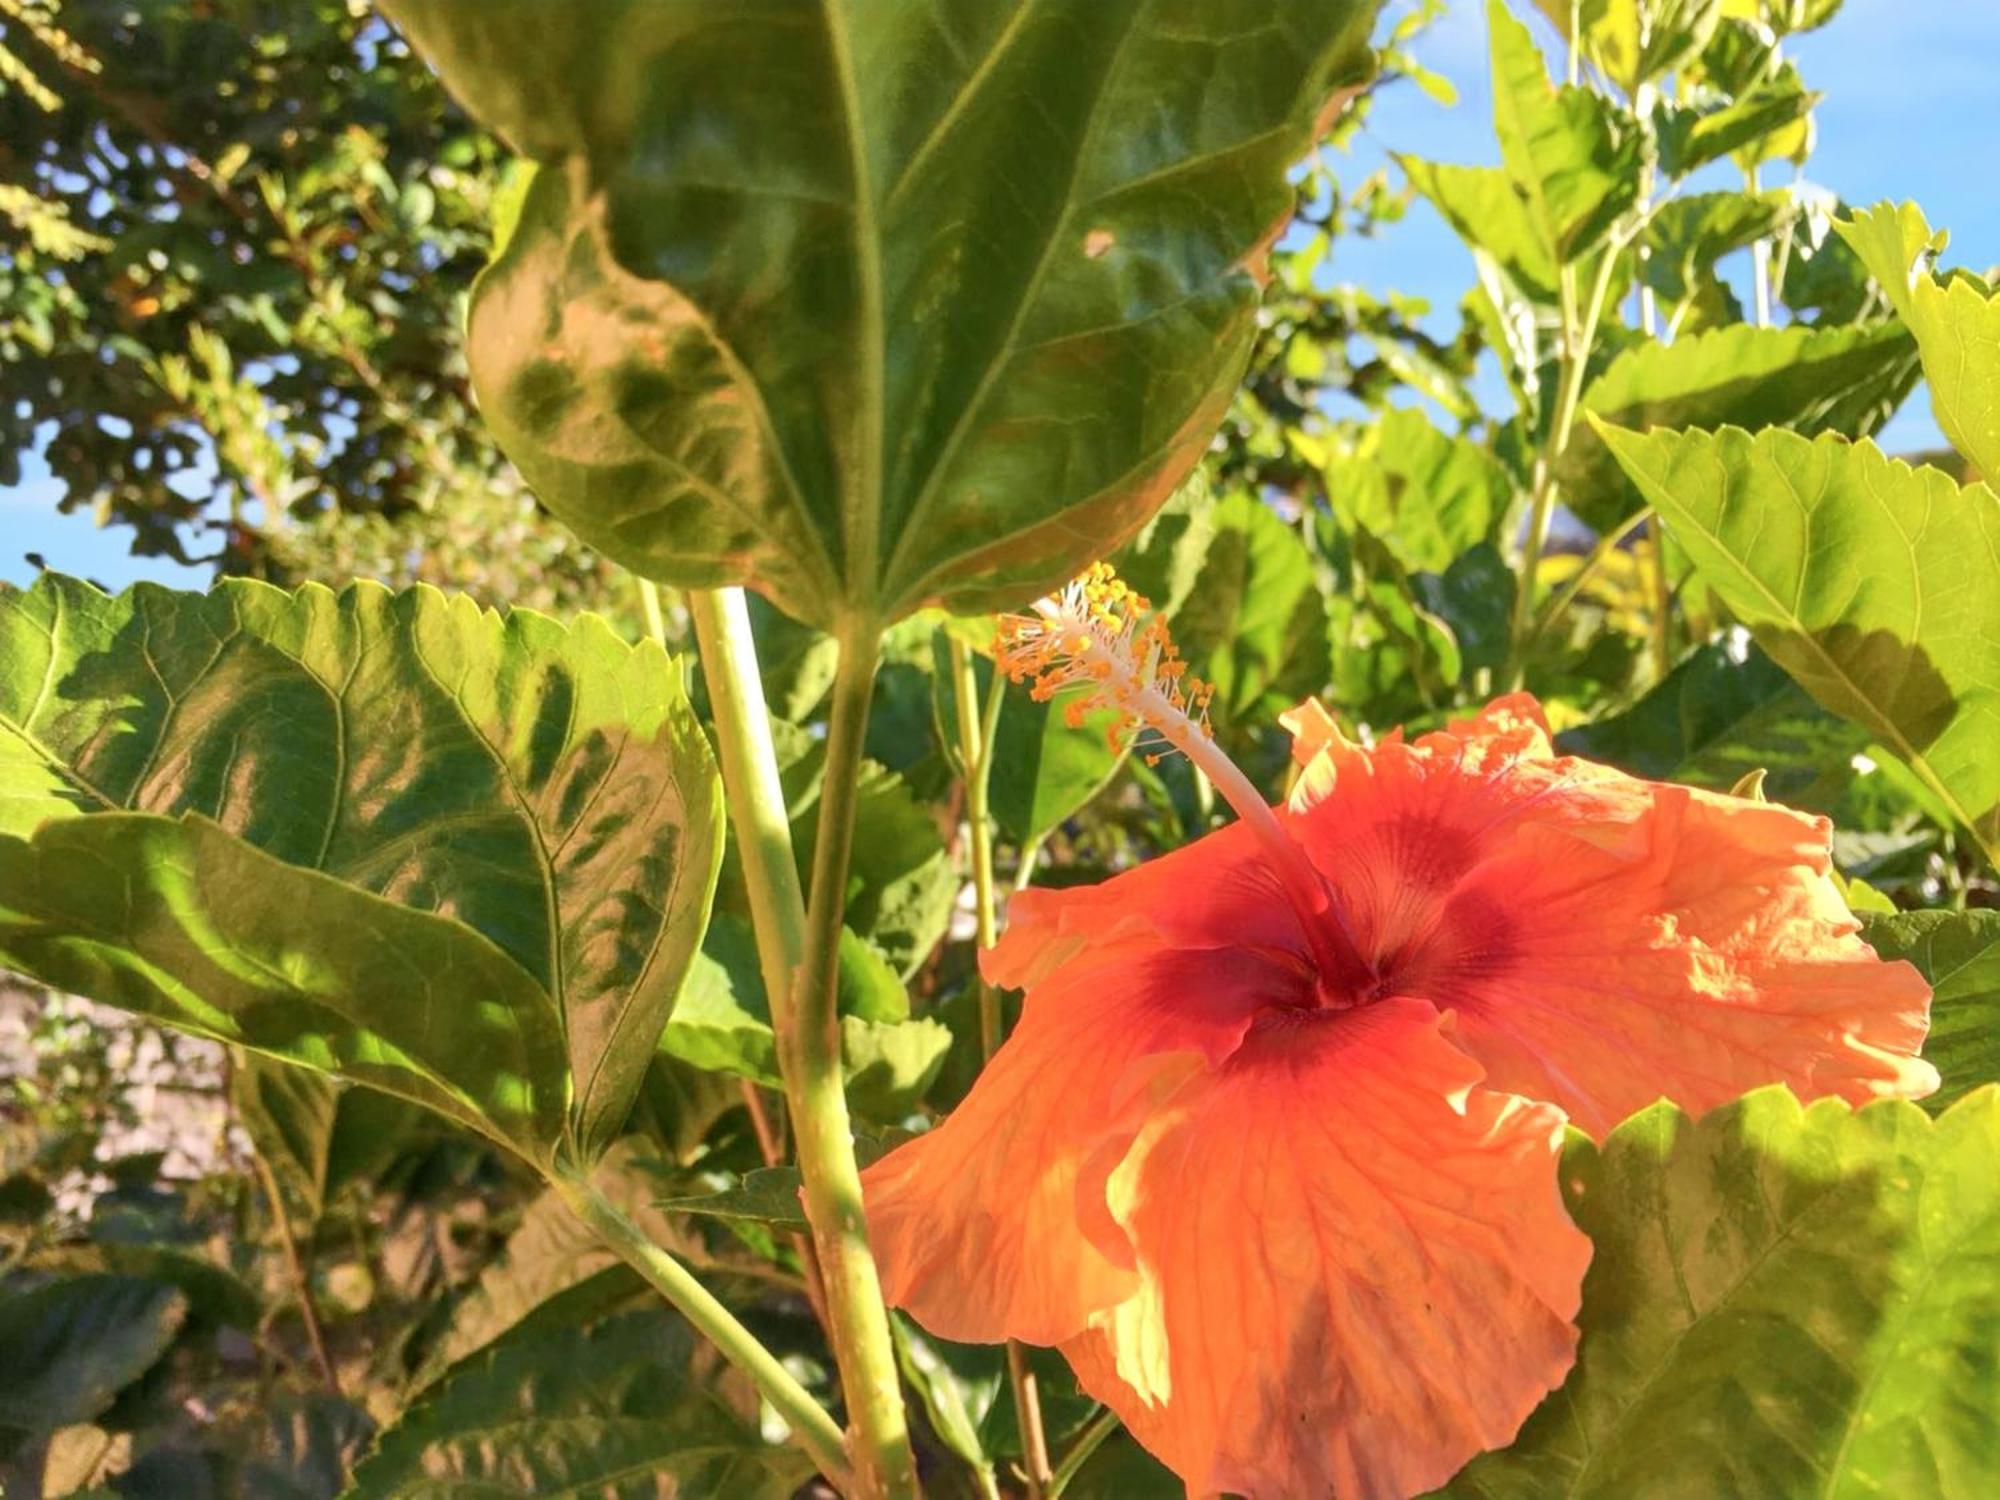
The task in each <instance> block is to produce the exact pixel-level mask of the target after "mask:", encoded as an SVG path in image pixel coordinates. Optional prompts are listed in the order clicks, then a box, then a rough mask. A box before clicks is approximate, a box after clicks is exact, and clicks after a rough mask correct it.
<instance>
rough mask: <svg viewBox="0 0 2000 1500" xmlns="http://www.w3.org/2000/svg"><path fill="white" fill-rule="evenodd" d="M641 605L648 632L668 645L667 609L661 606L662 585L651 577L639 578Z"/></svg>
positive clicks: (662, 643)
mask: <svg viewBox="0 0 2000 1500" xmlns="http://www.w3.org/2000/svg"><path fill="white" fill-rule="evenodd" d="M639 607H640V608H641V609H642V610H644V611H645V614H646V634H648V635H650V636H651V637H652V638H653V639H654V640H656V641H658V642H659V643H660V644H661V645H662V646H664V645H666V643H667V616H666V611H664V610H663V609H661V608H660V586H659V585H658V584H657V583H655V582H653V580H652V579H650V578H641V579H640V580H639Z"/></svg>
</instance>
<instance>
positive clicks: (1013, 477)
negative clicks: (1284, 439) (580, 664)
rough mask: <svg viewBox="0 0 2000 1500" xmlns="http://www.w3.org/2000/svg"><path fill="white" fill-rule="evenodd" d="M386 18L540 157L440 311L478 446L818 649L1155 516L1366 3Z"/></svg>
mask: <svg viewBox="0 0 2000 1500" xmlns="http://www.w3.org/2000/svg"><path fill="white" fill-rule="evenodd" d="M392 10H393V14H394V15H395V16H396V18H397V19H398V20H399V21H400V22H401V23H402V25H403V26H404V27H405V29H406V30H407V31H408V32H409V34H410V35H411V37H412V39H413V40H414V41H415V42H416V43H417V45H418V46H419V47H420V48H421V49H422V50H423V51H424V52H425V53H426V55H427V56H428V57H429V58H430V60H431V61H432V62H433V63H434V64H435V65H436V67H437V68H438V70H439V71H440V73H441V74H442V75H443V76H444V79H445V81H446V82H447V84H448V85H449V86H450V87H452V88H453V89H454V90H455V91H457V92H458V93H459V95H460V97H461V98H463V99H464V100H465V102H466V104H467V106H468V107H469V108H470V109H471V111H472V112H473V113H474V114H475V115H477V116H479V117H481V118H482V119H484V120H486V121H487V122H489V123H490V124H492V125H494V126H495V127H496V128H498V129H499V130H500V131H501V133H502V134H504V135H506V136H507V137H509V138H510V140H511V141H512V142H513V143H514V144H515V145H516V146H517V147H519V148H520V149H521V150H523V151H524V152H526V153H527V154H528V155H530V156H533V157H536V158H537V159H538V160H540V161H542V162H544V163H545V164H546V165H545V166H544V168H543V170H542V171H541V172H540V173H539V174H538V175H537V179H536V182H535V184H534V186H533V188H532V189H531V190H530V192H529V196H528V200H527V202H526V204H525V205H524V206H523V209H522V212H521V217H520V220H519V223H518V225H517V226H516V228H515V230H514V233H513V235H512V236H511V238H510V239H509V241H508V242H507V245H506V247H505V249H504V250H503V252H502V254H501V255H500V258H499V259H498V260H497V261H496V262H495V263H494V265H493V267H492V268H491V269H490V270H489V272H488V273H487V275H486V276H485V277H484V278H483V279H482V281H481V283H480V285H479V287H478V290H477V292H476V294H475V297H474V301H473V307H472V311H471V319H470V328H469V334H468V345H469V354H470V359H471V363H472V367H473V375H474V381H475V384H476V386H477V388H478V391H479V394H480V398H481V405H482V407H483V409H484V411H485V413H486V414H487V417H488V419H489V420H490V421H491V422H492V424H493V427H494V429H495V432H496V434H497V435H498V437H499V438H500V441H501V445H502V446H503V447H504V448H505V449H506V450H507V452H508V454H509V456H510V457H512V458H513V459H514V460H515V461H516V462H517V463H518V464H519V465H520V466H521V468H522V471H523V472H524V473H525V474H526V475H527V476H528V478H529V480H530V482H531V483H532V484H533V485H534V486H535V488H536V490H537V492H538V493H539V495H540V497H541V498H542V500H543V501H544V502H545V503H546V504H547V505H548V506H549V507H550V508H551V509H552V510H554V511H555V512H556V513H557V514H558V515H559V516H560V517H562V518H563V519H564V520H565V521H566V522H567V523H568V524H570V525H571V526H573V527H574V528H575V529H576V530H577V531H578V532H579V533H581V534H582V535H583V536H584V537H585V539H586V540H588V541H589V542H591V544H592V545H593V546H596V547H598V548H600V549H602V550H603V551H604V552H606V553H607V554H608V555H610V556H612V557H614V558H616V559H618V560H619V561H621V562H624V563H626V564H627V565H629V566H631V567H634V568H636V569H637V570H639V571H640V572H643V573H648V574H651V575H653V576H658V577H661V578H664V579H666V580H667V581H670V582H675V583H680V584H686V585H691V586H712V585H715V584H719V583H746V582H747V583H754V584H755V585H756V586H757V587H758V588H760V589H762V590H764V591H765V592H767V593H768V594H770V596H771V597H772V598H773V599H774V600H775V601H776V602H778V603H779V604H780V605H782V606H783V607H784V608H785V609H786V611H787V612H788V613H791V614H793V615H795V616H797V617H798V618H800V619H803V620H807V621H809V622H811V623H814V624H818V625H822V626H824V625H829V624H831V623H833V622H834V621H835V620H836V619H837V618H838V617H841V616H850V615H851V616H854V617H857V618H863V619H870V620H880V619H884V618H894V617H895V616H898V615H900V614H903V613H906V612H908V611H909V610H910V609H913V608H915V607H917V606H918V605H919V604H922V603H925V602H936V603H941V604H945V605H947V606H948V607H950V608H952V609H953V610H955V611H957V612H960V613H976V612H978V611H980V610H982V609H985V608H989V607H996V606H1002V605H1014V604H1019V603H1020V602H1022V601H1023V600H1024V599H1027V598H1031V597H1033V596H1034V595H1037V594H1040V593H1043V592H1046V591H1047V590H1048V589H1050V588H1052V587H1054V586H1055V585H1056V584H1058V583H1060V582H1062V581H1063V580H1064V579H1065V578H1067V577H1068V576H1069V575H1071V574H1073V573H1075V572H1076V571H1077V570H1078V569H1079V568H1080V567H1081V566H1082V565H1083V564H1085V563H1087V562H1089V561H1090V560H1091V559H1093V558H1095V557H1098V556H1101V555H1103V554H1104V553H1105V552H1107V551H1109V550H1110V549H1111V547H1113V546H1114V545H1115V544H1116V543H1117V542H1118V541H1119V540H1121V539H1122V538H1123V537H1125V536H1127V535H1129V534H1130V533H1131V532H1132V531H1134V530H1135V529H1137V527H1138V526H1139V525H1140V524H1141V523H1142V522H1143V521H1144V520H1145V518H1146V517H1147V515H1149V514H1150V513H1151V512H1152V511H1153V510H1154V509H1155V508H1157V507H1158V505H1159V504H1160V502H1161V501H1162V500H1164V499H1165V498H1166V495H1167V494H1168V493H1169V491H1170V490H1171V489H1172V487H1173V485H1174V484H1176V483H1177V482H1178V481H1179V480H1180V479H1181V478H1182V477H1183V476H1184V475H1185V474H1186V473H1187V471H1188V470H1189V469H1191V468H1192V467H1193V466H1194V464H1195V463H1196V462H1197V460H1198V459H1199V458H1200V456H1201V453H1202V451H1203V450H1204V449H1205V447H1206V445H1207V443H1208V440H1209V438H1210V437H1211V436H1212V434H1213V432H1214V430H1215V428H1216V426H1217V424H1218V422H1219V421H1220V419H1221V417H1222V415H1223V412H1224V409H1225V407H1226V405H1227V403H1228V400H1229V397H1230V395H1231V392H1232V390H1233V388H1234V386H1235V384H1236V381H1237V379H1238V377H1239V376H1240V374H1241V372H1242V368H1243V364H1244V360H1245V357H1246V354H1247V351H1248V348H1249V345H1250V342H1251V340H1252V338H1253V337H1254V334H1255V313H1256V305H1257V279H1256V272H1257V268H1258V265H1259V262H1260V261H1261V254H1262V247H1263V246H1264V245H1265V244H1266V243H1267V240H1268V238H1269V236H1270V235H1271V234H1272V233H1273V231H1274V230H1275V228H1276V227H1277V226H1278V225H1279V224H1280V223H1282V222H1283V220H1284V219H1285V217H1286V216H1287V215H1288V214H1289V213H1290V211H1291V206H1292V188H1291V185H1290V182H1289V181H1288V178H1287V170H1288V168H1289V167H1290V166H1291V165H1292V163H1293V162H1294V161H1295V160H1296V159H1297V158H1298V157H1300V156H1301V155H1303V154H1304V152H1305V150H1306V149H1307V147H1308V145H1309V144H1310V142H1311V140H1312V138H1313V131H1314V126H1315V123H1316V121H1317V119H1318V117H1320V116H1321V115H1322V113H1323V112H1325V110H1326V108H1327V106H1328V104H1329V102H1330V100H1332V99H1333V98H1335V97H1336V96H1337V94H1338V92H1339V91H1340V90H1342V89H1345V88H1349V87H1352V86H1354V85H1356V84H1357V83H1358V82H1359V81H1360V80H1361V79H1362V78H1363V77H1364V76H1365V74H1366V72H1367V69H1368V60H1367V53H1366V50H1365V49H1366V43H1367V37H1368V30H1369V26H1370V23H1371V21H1372V19H1373V14H1374V6H1373V5H1371V4H1368V3H1365V0H1326V3H1322V4H1318V5H1312V6H1306V7H1298V6H1286V5H1279V4H1276V3H1271V0H1259V3H1256V4H1253V5H1250V6H1248V7H1240V6H1232V7H1227V8H1222V9H1206V10H1196V11H1190V10H1189V9H1188V8H1187V7H1185V6H1183V5H1180V4H1176V3H1171V0H1120V3H1111V4H1102V5H1088V6H1078V7H1058V8H1055V9H1048V8H1044V7H1041V6H1036V5H1031V4H1028V3H1026V0H1014V3H1011V4H989V5H982V6H974V7H969V8H966V7H961V8H957V9H953V10H950V11H938V10H935V9H934V8H931V7H929V6H926V5H919V4H915V3H898V4H896V5H893V6H892V7H890V8H888V9H887V10H883V11H881V12H880V13H879V14H877V13H876V12H872V11H871V12H868V13H867V14H868V15H869V16H870V17H871V19H870V20H869V22H868V23H867V24H862V22H861V21H860V19H859V18H858V17H857V16H856V15H855V14H854V13H853V12H851V11H849V10H847V9H843V8H839V7H834V8H823V9H803V10H797V11H790V12H784V13H781V14H780V15H777V16H775V17H766V16H759V17H757V18H754V19H753V18H751V17H748V16H745V15H742V14H740V13H738V12H737V11H736V10H734V9H732V8H729V7H724V8H722V9H717V8H715V7H713V6H710V5H704V4H697V3H694V0H674V3H667V0H656V3H653V4H648V5H630V6H619V7H614V8H611V9H608V10H603V11H600V12H599V13H597V14H594V15H593V16H592V17H591V18H590V20H589V22H588V23H587V24H585V23H579V24H577V25H575V26H572V27H566V28H565V29H564V31H565V34H564V35H563V36H562V37H560V38H552V37H551V36H549V34H548V28H547V26H546V25H545V24H544V22H543V20H542V12H541V9H540V7H539V6H538V5H536V4H533V3H523V0H508V3H494V0H399V3H396V4H395V5H394V6H393V7H392ZM1191 59H1195V60H1198V61H1197V62H1196V65H1194V66H1190V61H1191Z"/></svg>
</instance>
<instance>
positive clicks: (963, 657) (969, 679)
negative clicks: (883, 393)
mask: <svg viewBox="0 0 2000 1500" xmlns="http://www.w3.org/2000/svg"><path fill="white" fill-rule="evenodd" d="M951 666H952V678H953V688H954V691H953V694H952V696H953V697H954V698H956V699H957V701H958V751H959V760H960V762H961V764H963V766H964V767H965V816H966V822H967V825H968V826H969V828H970V829H971V832H972V841H971V842H972V850H971V852H972V894H973V913H974V916H975V918H976V922H977V931H978V936H979V946H980V948H981V950H982V951H983V950H985V949H987V948H991V947H992V946H993V944H994V941H995V939H996V938H997V936H998V933H997V927H996V922H995V915H994V914H995V905H996V903H995V901H994V897H993V822H992V819H991V818H990V817H989V816H988V815H987V789H988V787H989V785H990V784H991V782H992V779H993V745H994V740H995V731H996V730H997V728H998V726H999V722H1000V704H1001V703H1002V702H1003V701H1004V699H1005V697H1006V684H1005V683H1004V682H1003V681H1002V680H1001V678H1000V676H999V674H998V673H997V672H996V673H995V674H994V680H993V684H992V687H991V689H990V690H989V694H988V698H987V703H986V710H985V712H984V714H981V712H980V710H979V676H978V673H977V672H975V671H974V670H973V665H972V653H971V652H970V651H968V650H967V649H966V647H965V643H964V642H963V641H961V640H959V639H957V638H956V637H953V638H952V642H951ZM1028 867H1029V869H1030V870H1032V869H1033V863H1032V858H1030V860H1029V864H1028ZM974 982H975V983H976V984H977V985H978V986H979V1052H980V1056H981V1057H982V1058H984V1059H986V1060H987V1061H989V1062H990V1061H991V1060H992V1057H993V1054H994V1053H995V1052H997V1051H999V1050H1000V997H999V995H998V994H996V993H995V992H994V989H993V986H992V985H990V984H988V983H987V982H986V979H985V976H983V975H976V976H975V977H974ZM1007 1380H1008V1383H1009V1384H1010V1385H1011V1386H1012V1387H1013V1392H1014V1412H1015V1415H1016V1417H1017V1418H1018V1419H1019V1422H1020V1427H1021V1457H1022V1462H1023V1466H1024V1467H1025V1469H1026V1471H1027V1483H1028V1500H1044V1497H1045V1496H1047V1494H1048V1493H1049V1481H1050V1479H1051V1477H1052V1476H1051V1474H1050V1470H1049V1444H1048V1437H1047V1435H1046V1434H1045V1433H1044V1431H1043V1428H1042V1404H1041V1399H1040V1397H1039V1395H1038V1394H1037V1392H1036V1390H1035V1374H1034V1371H1033V1370H1031V1369H1029V1368H1028V1354H1027V1351H1026V1350H1025V1349H1023V1348H1022V1347H1021V1345H1020V1344H1019V1343H1018V1342H1016V1341H1015V1340H1013V1339H1009V1340H1008V1341H1007Z"/></svg>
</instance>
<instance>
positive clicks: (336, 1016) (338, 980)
mask: <svg viewBox="0 0 2000 1500" xmlns="http://www.w3.org/2000/svg"><path fill="white" fill-rule="evenodd" d="M0 960H5V962H6V963H7V964H9V965H10V966H12V967H14V968H17V969H19V970H21V971H22V972H23V973H27V974H32V975H34V976H35V977H36V978H37V979H40V980H42V981H43V982H45V983H47V984H52V985H54V986H56V987H57V988H58V989H63V990H68V991H71V992H73V993H75V994H80V995H88V996H90V997H91V998H93V999H95V1000H99V1001H102V1002H103V1003H105V1004H108V1005H117V1006H119V1007H121V1008H123V1009H126V1010H131V1011H136V1012H138V1013H139V1014H140V1015H145V1016H151V1017H153V1018H155V1019H156V1020H160V1021H164V1022H166V1023H167V1024H169V1025H172V1026H177V1027H180V1028H181V1029H183V1030H186V1031H191V1032H195V1033H196V1034H198V1035H202V1036H210V1037H214V1038H215V1039H216V1040H218V1041H224V1042H234V1043H238V1044H240V1045H242V1046H246V1047H253V1048H256V1049H257V1050H259V1051H262V1052H269V1053H271V1054H272V1055H273V1056H275V1057H281V1058H284V1059H286V1060H287V1061H291V1062H298V1063H304V1064H307V1065H309V1066H312V1067H317V1068H324V1069H327V1070H329V1071H333V1072H338V1073H340V1074H341V1075H342V1076H344V1077H347V1078H351V1079H353V1080H354V1081H356V1082H359V1083H366V1084H369V1085H372V1086H373V1087H376V1088H380V1089H384V1090H386V1091H387V1092H389V1093H394V1094H400V1095H402V1096H403V1097H404V1098H407V1099H413V1100H415V1101H416V1102H417V1103H419V1104H423V1105H426V1106H428V1107H429V1108H431V1109H435V1110H437V1111H438V1112H439V1113H441V1114H445V1115H448V1116H450V1117H452V1118H453V1119H456V1120H458V1121H459V1122H460V1123H462V1124H465V1125H468V1126H470V1127H472V1128H473V1129H475V1130H479V1131H483V1132H485V1133H486V1134H488V1135H490V1136H493V1137H494V1138H495V1139H497V1140H499V1141H501V1142H503V1143H505V1144H507V1145H510V1146H512V1147H513V1148H514V1149H516V1150H517V1151H520V1152H522V1153H524V1154H525V1155H527V1156H529V1157H530V1158H531V1159H535V1160H546V1159H548V1157H549V1155H550V1153H551V1152H552V1150H553V1148H554V1146H555V1144H556V1142H557V1141H558V1140H559V1139H560V1137H561V1135H562V1127H563V1116H564V1106H565V1104H566V1102H567V1088H566V1084H567V1082H568V1074H567V1069H566V1068H565V1066H564V1058H563V1039H562V1027H561V1022H560V1019H559V1017H558V1016H557V1014H556V1010H555V1006H554V1004H553V1003H552V1002H551V1001H550V1000H549V997H548V996H547V995H546V994H544V993H543V992H542V990H541V989H540V988H538V987H537V986H536V984H535V982H534V981H533V980H532V979H530V978H529V977H528V975H527V973H526V972H525V971H524V970H523V969H522V968H521V967H520V966H519V965H518V964H516V963H515V962H514V961H513V960H512V959H510V958H509V957H508V956H507V955H506V954H504V953H502V952H501V951H500V950H499V949H498V948H496V947H494V946H493V944H491V943H489V942H488V941H487V940H486V939H485V938H483V937H481V936H480V935H479V934H478V933H476V932H474V931H472V930H471V929H470V928H468V927H464V926H461V925H460V924H459V923H457V922H453V921H451V920H449V919H447V918H445V917H440V916H434V915H432V914H431V913H429V912H421V911H412V910H411V909H409V908H408V907H404V906H397V905H395V904H393V903H392V902H389V901H385V900H383V899H382V898H381V897H379V896H371V895H369V894H367V893H366V892H365V891H358V890H355V889H354V888H353V887H352V886H348V885H343V884H342V883H341V882H339V881H337V880H334V879H332V878H331V877H329V876H326V875H321V874H319V873H317V872H316V871H312V870H302V869H300V868H298V867H297V866H296V865H288V864H285V863H283V862H282V861H280V860H277V859H273V858H272V857H271V856H270V855H268V854H265V853H263V852H262V851H261V850H259V849H257V848H255V847H253V846H252V845H250V844H246V843H244V842H243V841H242V840H241V839H237V838H232V837H231V836H230V835H229V834H228V833H226V832H224V831H223V830H222V829H221V828H220V827H218V826H217V825H216V824H214V823H211V822H210V821H209V820H208V819H206V818H204V817H201V816H200V815H198V814H192V813H191V814H188V815H187V816H185V817H182V818H167V817H158V816H154V815H151V814H146V813H101V814H96V815H93V816H90V817H81V818H61V819H57V820H56V821H54V822H51V823H47V824H45V825H43V827H42V829H41V831H40V832H39V833H37V834H36V835H35V837H34V839H33V840H32V841H27V840H22V839H13V838H5V837H0Z"/></svg>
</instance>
